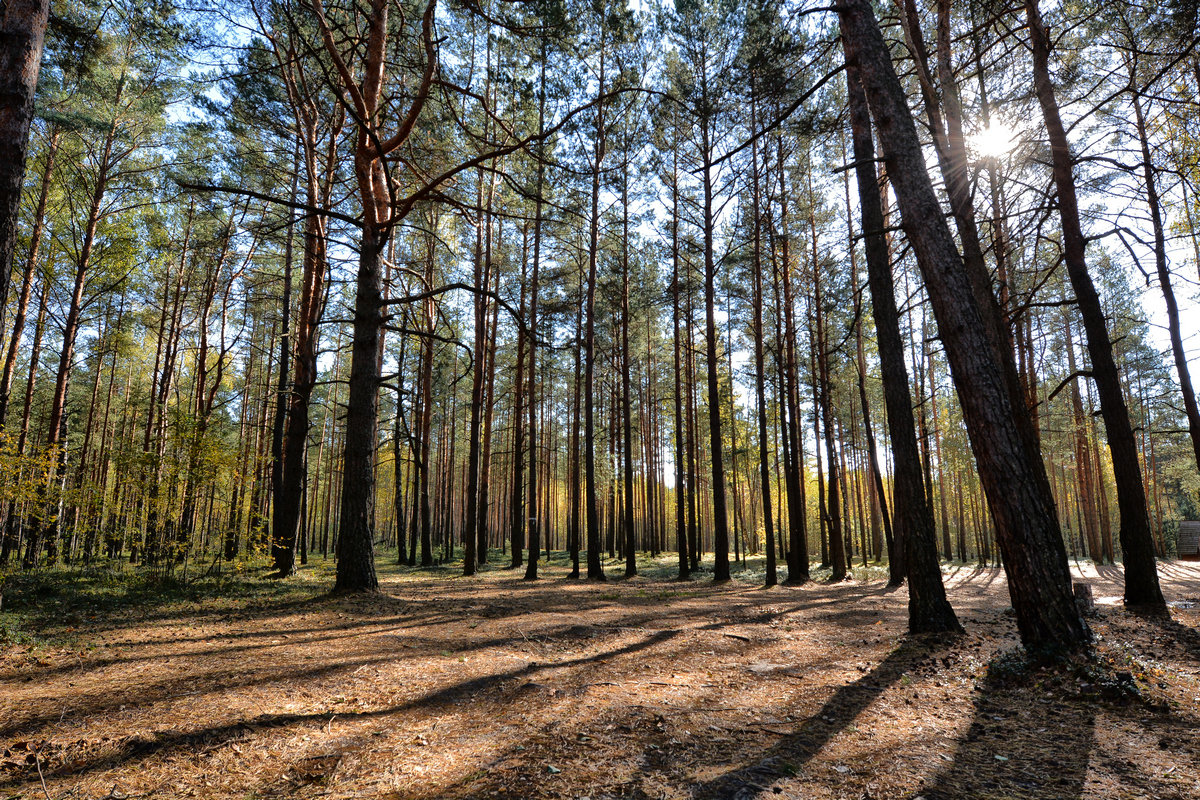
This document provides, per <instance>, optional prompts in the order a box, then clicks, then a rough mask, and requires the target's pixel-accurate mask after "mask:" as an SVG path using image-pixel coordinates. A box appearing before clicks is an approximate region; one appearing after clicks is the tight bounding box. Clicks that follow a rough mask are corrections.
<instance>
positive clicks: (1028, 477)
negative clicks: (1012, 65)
mask: <svg viewBox="0 0 1200 800" xmlns="http://www.w3.org/2000/svg"><path fill="white" fill-rule="evenodd" d="M839 18H840V20H841V25H842V35H843V37H844V38H845V46H846V51H847V54H848V57H849V60H850V61H851V63H856V64H857V65H858V67H859V69H860V76H861V81H862V84H863V89H864V90H865V92H866V95H867V100H868V105H869V107H870V111H871V115H872V117H873V119H874V121H875V126H876V129H877V130H878V132H879V140H880V144H881V145H882V148H883V152H884V156H885V158H886V163H887V168H888V175H889V177H890V178H891V180H892V184H893V187H894V188H895V191H896V197H897V200H898V201H899V204H900V210H901V215H902V220H903V227H904V230H905V233H906V234H907V236H908V239H909V241H910V243H911V244H912V246H913V249H914V251H915V253H916V256H917V263H918V265H919V267H920V269H921V272H922V275H923V276H924V278H925V283H926V286H927V288H928V292H929V296H930V301H931V303H932V305H933V309H934V314H935V315H936V317H937V320H938V328H939V331H940V334H941V337H942V341H943V343H944V345H945V348H946V355H947V358H948V360H949V362H950V368H951V373H952V375H953V378H954V381H955V385H956V387H957V389H958V396H959V401H960V403H961V405H962V409H963V416H964V419H965V421H966V425H967V433H968V435H969V437H970V440H971V445H972V449H973V450H974V453H975V458H976V463H977V465H978V469H979V475H980V479H981V481H982V482H983V484H984V487H985V490H986V493H987V500H988V505H989V507H990V509H991V512H992V516H993V517H994V518H995V519H996V522H997V526H996V527H997V537H998V539H999V543H1000V548H1001V551H1002V554H1003V557H1004V563H1005V567H1006V575H1007V578H1008V585H1009V593H1010V595H1011V597H1012V601H1013V608H1014V610H1015V612H1016V617H1017V627H1018V629H1019V631H1020V634H1021V640H1022V642H1023V643H1024V644H1025V646H1026V648H1028V649H1029V650H1031V651H1033V652H1037V653H1041V652H1044V651H1049V650H1060V649H1076V648H1080V647H1083V646H1085V645H1086V644H1087V643H1088V642H1089V641H1090V639H1091V633H1090V631H1089V630H1088V628H1087V625H1086V624H1085V623H1084V621H1083V619H1082V618H1081V617H1080V616H1079V612H1078V610H1077V609H1076V608H1075V601H1074V597H1073V596H1072V593H1071V576H1070V572H1069V570H1068V567H1067V557H1066V551H1065V549H1064V548H1063V543H1062V535H1061V532H1060V530H1059V526H1058V519H1057V515H1056V512H1055V508H1054V498H1053V495H1052V494H1051V490H1050V483H1049V481H1048V479H1047V477H1046V471H1045V467H1044V465H1043V463H1042V460H1041V456H1040V453H1039V452H1038V448H1037V445H1036V442H1035V441H1032V440H1031V439H1030V437H1028V436H1027V435H1025V429H1024V428H1023V427H1022V426H1021V425H1020V424H1019V423H1018V422H1017V418H1018V417H1019V416H1020V415H1022V414H1024V413H1025V412H1024V409H1023V408H1021V407H1017V406H1014V404H1013V398H1012V395H1011V394H1010V392H1009V384H1008V382H1007V380H1006V378H1005V376H1004V372H1003V366H1002V365H1001V364H1000V363H998V360H997V355H996V352H995V350H994V348H993V346H992V342H991V340H990V338H989V336H988V334H987V332H986V331H985V323H984V321H983V318H982V316H981V314H980V311H979V308H978V304H977V302H976V300H975V296H974V292H973V289H972V286H971V283H970V281H969V280H968V279H967V277H966V275H965V272H964V269H963V261H962V257H961V256H960V255H959V253H958V250H957V249H956V247H955V243H954V238H953V235H952V234H951V232H950V229H949V227H948V226H947V225H946V223H945V220H944V217H943V216H942V211H941V208H940V205H939V204H938V201H937V197H936V195H935V194H934V192H933V185H932V183H931V182H930V179H929V174H928V172H927V171H926V168H925V161H924V157H923V156H922V153H921V145H920V140H919V139H918V137H917V131H916V126H915V125H914V123H913V119H912V114H911V112H910V111H909V108H908V105H907V103H906V102H905V99H904V93H903V90H902V89H901V86H900V81H899V79H898V78H897V76H896V72H895V68H894V66H893V64H892V62H891V58H890V56H889V54H888V50H887V46H886V45H885V44H884V41H883V36H882V34H881V33H880V30H879V25H878V22H877V21H876V19H875V16H874V12H873V11H872V9H871V6H870V4H869V2H867V0H847V2H846V3H845V4H844V5H843V6H842V7H841V10H840V11H839Z"/></svg>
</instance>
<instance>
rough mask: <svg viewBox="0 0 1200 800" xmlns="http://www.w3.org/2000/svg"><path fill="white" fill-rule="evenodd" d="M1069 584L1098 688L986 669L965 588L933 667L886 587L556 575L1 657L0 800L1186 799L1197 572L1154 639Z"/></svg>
mask: <svg viewBox="0 0 1200 800" xmlns="http://www.w3.org/2000/svg"><path fill="white" fill-rule="evenodd" d="M1075 569H1076V571H1077V572H1078V573H1080V577H1081V578H1084V579H1086V580H1088V581H1089V582H1091V583H1092V584H1093V585H1094V590H1095V594H1096V596H1097V598H1098V601H1099V602H1098V605H1099V610H1098V614H1097V616H1096V617H1095V618H1093V620H1092V625H1093V629H1094V630H1095V631H1096V632H1097V634H1098V635H1099V646H1098V647H1099V651H1100V654H1101V662H1102V663H1103V664H1105V665H1106V667H1105V669H1106V670H1107V671H1105V669H1102V670H1098V671H1097V672H1096V674H1095V675H1091V674H1089V673H1087V672H1086V671H1085V670H1081V669H1080V668H1078V667H1075V668H1071V667H1069V666H1063V667H1060V668H1051V669H1042V670H1038V671H1029V670H1026V669H1023V668H1021V667H1020V665H1018V664H1016V659H1014V658H1007V659H1005V658H1001V659H999V660H994V659H995V658H996V656H997V655H998V654H1000V653H1003V652H1004V651H1011V650H1012V649H1013V648H1014V646H1015V643H1016V638H1015V626H1014V624H1013V619H1012V616H1011V609H1009V608H1008V598H1007V591H1006V587H1005V581H1004V576H1003V573H1000V572H997V571H990V570H987V571H981V570H973V569H971V568H959V569H951V570H948V571H947V575H946V581H947V586H948V587H949V591H950V596H951V600H952V602H953V603H954V605H955V607H956V609H957V610H958V613H959V616H960V619H961V620H962V622H963V623H964V625H965V626H966V628H967V634H966V636H963V637H960V638H958V639H956V640H954V641H950V642H945V641H943V642H936V641H915V640H912V639H910V638H908V637H905V636H904V629H905V615H906V596H905V594H904V590H903V589H901V590H899V591H896V590H889V589H887V588H886V587H885V586H884V585H883V583H882V582H847V583H843V584H838V585H827V584H820V583H812V584H809V585H806V586H803V587H800V588H785V587H776V588H773V589H769V590H765V589H762V588H761V587H758V586H756V585H753V584H751V583H741V582H738V581H734V582H732V583H728V584H725V585H720V586H714V585H713V584H711V583H710V582H707V581H700V580H698V581H695V582H692V583H686V584H680V583H675V582H668V581H656V580H647V579H643V578H637V579H633V580H629V581H609V582H608V583H606V584H589V583H580V582H572V581H568V580H564V573H563V571H562V570H561V569H551V570H549V571H548V572H547V577H546V578H545V579H544V580H541V581H538V582H537V583H532V584H531V583H525V582H523V581H521V580H519V579H518V578H519V575H518V574H514V573H513V572H506V571H501V570H496V571H490V572H486V573H484V574H483V575H482V576H480V577H478V578H474V579H463V578H457V577H452V576H450V575H449V573H444V574H440V575H433V576H431V575H428V574H422V573H419V572H406V571H405V572H401V573H399V574H396V575H391V576H387V577H386V578H385V579H384V582H383V590H384V594H383V595H382V596H380V597H376V598H370V599H331V598H329V597H326V596H319V595H315V592H316V591H317V589H318V587H317V586H315V585H314V589H313V591H314V596H313V597H312V598H310V599H305V600H302V601H288V602H276V603H265V604H259V605H256V606H253V607H239V606H237V605H234V606H230V605H229V604H228V603H226V604H224V605H217V604H215V603H214V604H211V605H210V604H207V603H199V604H194V605H192V606H191V607H189V608H185V609H178V608H172V609H169V610H160V611H149V612H146V613H144V614H139V615H137V616H127V617H122V618H118V619H114V620H109V621H96V622H92V623H90V624H88V625H87V626H86V627H85V628H81V630H79V631H78V634H77V635H78V639H77V640H75V643H73V644H72V646H70V647H62V648H50V647H45V646H42V647H37V648H31V647H27V646H21V647H9V648H7V650H5V651H0V797H21V798H35V797H43V796H45V797H49V798H54V799H55V800H57V799H58V798H121V797H163V798H174V797H201V798H210V797H211V798H261V797H276V796H281V797H300V798H310V797H329V798H351V797H356V798H357V797H381V798H396V799H399V798H490V797H499V798H589V799H590V800H601V799H602V798H617V797H631V798H663V799H666V798H751V797H763V798H767V797H780V798H852V799H853V800H865V799H866V798H917V797H923V798H925V799H926V800H948V799H949V798H968V797H970V798H997V799H998V798H1018V797H1040V798H1076V797H1079V798H1082V797H1087V798H1155V799H1156V800H1157V799H1159V798H1162V799H1166V798H1200V632H1198V630H1197V626H1198V625H1200V565H1198V564H1182V563H1167V564H1162V565H1161V567H1160V570H1161V576H1162V580H1163V585H1164V590H1165V593H1166V594H1167V596H1168V599H1170V600H1172V601H1175V603H1174V606H1175V607H1174V608H1173V609H1172V614H1171V619H1165V620H1164V619H1153V618H1150V619H1147V618H1142V617H1138V616H1135V615H1133V614H1131V613H1129V612H1127V611H1125V610H1124V609H1123V608H1122V607H1121V606H1120V603H1119V597H1120V593H1121V574H1120V570H1119V568H1103V569H1102V570H1101V571H1100V573H1099V574H1097V573H1096V571H1095V570H1094V569H1093V568H1090V567H1089V568H1086V569H1083V570H1081V569H1080V568H1079V567H1076V568H1075ZM1193 603H1195V605H1194V606H1193V605H1192V604H1193ZM989 663H991V664H992V666H991V667H990V668H989ZM1114 674H1115V675H1118V680H1119V681H1121V682H1124V683H1126V684H1128V685H1127V686H1126V688H1128V686H1135V687H1136V692H1137V693H1138V694H1140V695H1141V697H1142V699H1141V700H1139V699H1136V698H1134V699H1131V698H1130V697H1129V695H1130V692H1129V691H1114V690H1113V687H1112V676H1113V675H1114ZM39 770H40V775H41V777H39ZM42 779H44V781H45V789H44V790H43V785H42V783H41V780H42Z"/></svg>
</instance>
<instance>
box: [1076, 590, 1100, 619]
mask: <svg viewBox="0 0 1200 800" xmlns="http://www.w3.org/2000/svg"><path fill="white" fill-rule="evenodd" d="M1071 588H1072V589H1073V590H1074V591H1075V607H1076V608H1078V609H1079V613H1080V614H1081V615H1082V616H1085V617H1090V616H1092V615H1093V614H1095V613H1096V599H1095V598H1094V597H1093V596H1092V585H1091V584H1090V583H1072V584H1071Z"/></svg>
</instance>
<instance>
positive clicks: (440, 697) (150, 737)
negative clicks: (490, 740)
mask: <svg viewBox="0 0 1200 800" xmlns="http://www.w3.org/2000/svg"><path fill="white" fill-rule="evenodd" d="M677 634H678V632H677V631H670V630H664V631H657V632H655V633H654V634H652V635H650V636H647V637H646V638H644V639H641V640H639V641H637V642H631V643H630V644H627V645H624V646H622V647H618V648H615V649H612V650H606V651H604V652H601V653H596V654H594V655H590V656H583V657H580V658H576V659H571V660H569V661H558V662H555V663H552V664H535V663H530V664H527V665H525V666H523V667H520V668H517V669H512V670H506V671H504V672H495V673H490V674H488V675H483V676H480V677H478V678H472V679H470V680H466V681H461V682H459V683H456V684H453V685H451V686H447V687H444V688H442V689H438V690H436V691H433V692H428V693H426V694H424V695H421V696H420V697H417V698H413V699H412V700H408V701H406V702H403V703H398V704H396V705H393V706H389V707H387V708H381V709H374V710H370V711H357V712H339V713H337V714H336V716H337V717H338V718H339V719H342V720H369V719H376V718H380V717H387V716H389V715H392V714H398V713H401V712H404V711H409V710H413V709H422V710H426V711H428V710H437V709H442V708H445V707H447V706H451V705H455V704H458V703H462V702H465V701H467V700H469V699H471V698H472V697H474V696H475V695H478V694H479V693H481V692H484V691H487V690H490V689H492V688H495V687H498V686H500V685H502V684H504V683H505V682H508V681H514V680H516V679H519V678H527V677H530V676H532V675H535V674H537V673H538V672H541V671H543V670H547V669H562V668H564V667H577V666H584V665H588V664H595V663H599V662H607V661H609V660H610V659H613V658H616V657H619V656H623V655H629V654H632V653H637V652H639V651H642V650H645V649H647V648H651V647H654V646H655V645H658V644H661V643H663V642H666V641H668V640H670V639H672V638H674V637H675V636H676V635H677ZM379 660H382V659H368V660H366V661H365V662H362V663H372V662H375V661H379ZM350 666H358V663H355V664H350V665H347V666H346V668H349V667H350ZM322 671H324V670H322ZM295 677H297V678H304V677H305V676H304V675H303V674H300V675H297V676H295ZM330 716H331V715H330V714H328V713H319V714H314V713H308V714H260V715H258V716H255V717H252V718H250V719H241V720H236V721H233V722H227V723H223V724H221V725H214V726H209V727H204V728H198V729H195V730H190V731H156V732H154V733H150V734H145V735H140V736H131V737H129V738H128V739H125V740H124V741H122V742H120V743H118V744H117V745H115V747H114V748H113V749H111V750H109V751H107V752H105V753H100V754H94V755H81V756H80V757H77V758H70V759H66V760H65V761H64V763H63V764H60V765H57V766H56V765H53V764H52V765H50V766H49V767H43V773H44V774H45V776H46V777H47V778H59V777H67V776H82V775H85V774H87V773H90V772H93V771H95V770H98V769H102V768H105V767H109V766H112V765H115V764H124V763H129V762H135V761H140V760H143V759H146V758H149V757H150V756H152V755H154V754H157V753H163V752H165V753H171V752H174V751H178V750H181V749H187V748H190V747H194V746H196V745H198V744H204V745H206V747H207V748H208V749H213V748H215V747H217V746H220V745H222V744H224V743H225V742H228V741H230V740H232V739H237V738H241V737H242V736H243V735H244V734H245V732H246V731H249V730H253V729H256V728H279V727H287V726H292V725H300V724H304V723H306V722H317V721H327V720H328V719H329V718H330ZM32 777H33V776H32V775H29V774H26V773H18V774H17V775H14V776H13V777H11V778H8V779H4V780H0V788H6V787H16V786H20V785H23V784H25V783H26V782H28V780H30V779H31V778H32Z"/></svg>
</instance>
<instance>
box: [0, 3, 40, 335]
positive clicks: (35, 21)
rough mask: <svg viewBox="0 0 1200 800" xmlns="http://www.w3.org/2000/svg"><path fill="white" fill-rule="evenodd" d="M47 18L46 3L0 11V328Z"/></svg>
mask: <svg viewBox="0 0 1200 800" xmlns="http://www.w3.org/2000/svg"><path fill="white" fill-rule="evenodd" d="M49 14H50V0H9V1H8V2H6V3H5V4H4V5H3V6H2V7H0V328H3V327H4V315H5V313H6V310H7V308H8V288H9V283H10V280H11V277H12V264H13V248H14V247H16V244H17V225H18V223H19V221H20V212H21V190H22V189H23V188H24V183H25V154H26V151H27V149H28V147H29V126H30V124H31V123H32V122H33V96H34V90H35V89H36V88H37V82H38V70H39V68H40V66H41V63H42V41H43V39H44V38H45V35H46V21H47V19H48V17H49Z"/></svg>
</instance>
